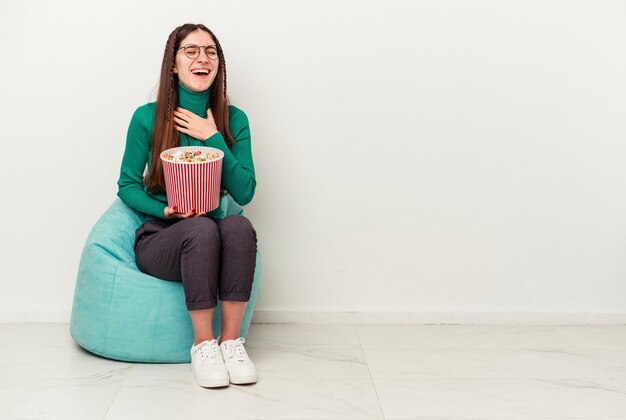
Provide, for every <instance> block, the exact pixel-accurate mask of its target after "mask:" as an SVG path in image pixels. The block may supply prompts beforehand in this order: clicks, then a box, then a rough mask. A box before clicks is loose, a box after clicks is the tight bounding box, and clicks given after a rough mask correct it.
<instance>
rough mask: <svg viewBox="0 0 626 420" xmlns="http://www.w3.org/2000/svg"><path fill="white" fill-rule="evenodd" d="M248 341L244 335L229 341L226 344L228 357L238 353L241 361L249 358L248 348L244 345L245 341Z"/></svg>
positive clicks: (238, 358) (230, 357)
mask: <svg viewBox="0 0 626 420" xmlns="http://www.w3.org/2000/svg"><path fill="white" fill-rule="evenodd" d="M245 342H246V339H245V338H243V337H239V338H238V339H236V340H234V343H229V344H227V345H226V357H228V358H229V359H232V358H233V356H235V353H237V360H238V361H240V362H245V361H247V360H248V355H247V354H246V349H245V348H244V347H243V343H245Z"/></svg>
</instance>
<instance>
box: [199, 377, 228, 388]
mask: <svg viewBox="0 0 626 420" xmlns="http://www.w3.org/2000/svg"><path fill="white" fill-rule="evenodd" d="M196 383H197V384H198V385H200V386H201V387H203V388H219V387H222V386H228V385H229V384H230V381H229V380H228V378H219V379H198V378H196Z"/></svg>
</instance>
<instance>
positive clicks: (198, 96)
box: [178, 80, 212, 118]
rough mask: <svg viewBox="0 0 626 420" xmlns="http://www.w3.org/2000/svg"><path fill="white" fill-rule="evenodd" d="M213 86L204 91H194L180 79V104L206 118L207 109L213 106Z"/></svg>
mask: <svg viewBox="0 0 626 420" xmlns="http://www.w3.org/2000/svg"><path fill="white" fill-rule="evenodd" d="M211 87H212V86H209V88H208V89H207V90H204V91H202V92H194V91H193V90H191V89H189V88H188V87H186V86H185V85H183V84H182V83H181V81H180V80H179V81H178V106H179V107H181V108H184V109H186V110H188V111H191V112H193V113H194V114H196V115H198V116H200V117H202V118H206V116H207V113H206V110H207V108H209V107H210V106H211Z"/></svg>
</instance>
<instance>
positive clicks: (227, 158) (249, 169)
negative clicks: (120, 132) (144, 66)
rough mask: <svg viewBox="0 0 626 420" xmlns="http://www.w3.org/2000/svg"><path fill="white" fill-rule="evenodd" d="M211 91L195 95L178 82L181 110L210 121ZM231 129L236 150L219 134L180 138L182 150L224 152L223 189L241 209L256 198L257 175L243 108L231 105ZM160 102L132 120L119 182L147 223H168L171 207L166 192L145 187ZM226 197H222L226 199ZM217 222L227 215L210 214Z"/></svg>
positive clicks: (121, 192)
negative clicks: (166, 212)
mask: <svg viewBox="0 0 626 420" xmlns="http://www.w3.org/2000/svg"><path fill="white" fill-rule="evenodd" d="M210 98H211V88H210V87H209V89H207V90H205V91H203V92H195V91H193V90H191V89H189V88H187V87H185V86H184V85H183V84H182V83H181V82H180V81H179V82H178V106H179V107H181V108H184V109H186V110H188V111H191V112H193V113H194V114H196V115H198V116H200V117H202V118H206V117H207V112H206V111H207V108H209V107H210ZM228 109H229V124H230V125H229V128H230V133H231V134H232V136H233V138H234V139H235V144H234V145H233V146H232V149H229V148H228V145H227V144H226V140H225V139H224V137H223V136H222V133H220V132H219V131H218V132H217V133H215V134H213V135H212V136H211V137H209V138H208V139H204V140H198V139H195V138H193V137H189V136H187V135H186V134H184V133H181V134H180V146H209V147H215V148H217V149H220V150H221V151H222V152H224V159H223V161H222V188H225V189H226V191H227V192H228V193H229V194H230V195H231V196H232V197H233V199H234V200H235V201H236V202H237V203H238V204H239V205H242V206H243V205H246V204H248V203H249V202H250V201H251V200H252V197H253V196H254V190H255V188H256V175H255V173H254V163H253V161H252V149H251V145H250V126H249V124H248V117H247V116H246V114H245V113H244V112H243V111H242V110H241V109H239V108H237V107H235V106H233V105H229V107H228ZM155 112H156V102H150V103H147V104H145V105H142V106H140V107H139V108H137V109H136V110H135V112H134V114H133V116H132V118H131V121H130V125H129V127H128V133H127V136H126V148H125V150H124V157H123V158H122V165H121V169H120V178H119V180H118V181H117V185H118V192H117V195H118V196H119V197H120V198H121V199H122V201H123V202H124V203H126V204H127V205H128V206H129V207H131V208H133V209H135V210H137V211H139V212H142V213H145V214H146V215H147V217H146V220H151V219H156V218H160V219H164V218H165V216H164V215H163V210H164V209H165V207H167V196H166V195H165V193H164V192H149V191H148V190H147V188H146V186H145V185H144V183H143V174H144V171H145V170H146V166H147V168H148V170H149V168H150V164H151V161H152V153H151V150H150V146H151V142H152V130H153V128H154V117H155ZM223 194H224V193H222V195H223ZM207 216H209V217H212V218H214V219H223V218H224V217H225V215H224V214H222V212H221V211H220V208H219V207H218V208H217V209H216V210H214V211H212V212H210V213H207Z"/></svg>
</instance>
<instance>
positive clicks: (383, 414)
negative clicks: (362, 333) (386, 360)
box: [353, 325, 385, 420]
mask: <svg viewBox="0 0 626 420" xmlns="http://www.w3.org/2000/svg"><path fill="white" fill-rule="evenodd" d="M353 327H354V332H355V333H356V338H357V340H359V348H360V349H361V354H362V355H363V360H365V366H367V373H368V374H369V375H370V381H371V382H372V388H374V393H375V394H376V402H377V403H378V409H379V410H380V414H382V416H383V420H385V413H384V411H383V407H382V405H380V398H379V397H378V390H377V389H376V384H375V383H374V378H373V377H372V372H371V371H370V365H369V363H368V362H367V357H366V356H365V350H363V344H362V343H361V337H359V329H358V325H354V326H353Z"/></svg>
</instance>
